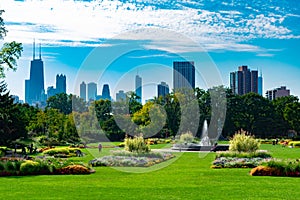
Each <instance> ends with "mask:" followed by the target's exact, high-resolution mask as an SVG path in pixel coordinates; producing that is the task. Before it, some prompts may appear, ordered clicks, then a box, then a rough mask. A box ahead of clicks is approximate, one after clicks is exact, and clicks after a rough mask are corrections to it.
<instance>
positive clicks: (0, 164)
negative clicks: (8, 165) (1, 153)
mask: <svg viewBox="0 0 300 200" xmlns="http://www.w3.org/2000/svg"><path fill="white" fill-rule="evenodd" d="M4 169H5V167H4V163H2V162H0V172H1V171H3V170H4Z"/></svg>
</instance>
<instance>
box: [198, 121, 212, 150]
mask: <svg viewBox="0 0 300 200" xmlns="http://www.w3.org/2000/svg"><path fill="white" fill-rule="evenodd" d="M200 146H211V142H210V140H209V137H208V131H207V121H206V120H205V121H204V124H203V128H202V138H201V141H200Z"/></svg>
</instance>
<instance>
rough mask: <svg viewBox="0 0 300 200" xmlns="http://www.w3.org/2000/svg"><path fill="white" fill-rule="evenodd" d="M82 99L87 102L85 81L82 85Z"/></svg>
mask: <svg viewBox="0 0 300 200" xmlns="http://www.w3.org/2000/svg"><path fill="white" fill-rule="evenodd" d="M80 98H82V99H83V100H84V101H86V84H85V82H84V81H82V83H81V84H80Z"/></svg>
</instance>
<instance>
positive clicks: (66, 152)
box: [44, 148, 80, 158]
mask: <svg viewBox="0 0 300 200" xmlns="http://www.w3.org/2000/svg"><path fill="white" fill-rule="evenodd" d="M77 150H80V149H79V148H54V149H49V150H46V151H44V154H47V155H49V156H55V157H60V158H67V157H72V156H76V151H77Z"/></svg>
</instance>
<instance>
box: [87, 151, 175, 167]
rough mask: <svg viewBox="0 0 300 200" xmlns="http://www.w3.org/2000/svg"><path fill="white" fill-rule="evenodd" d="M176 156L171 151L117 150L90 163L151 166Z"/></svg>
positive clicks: (93, 164) (113, 165)
mask: <svg viewBox="0 0 300 200" xmlns="http://www.w3.org/2000/svg"><path fill="white" fill-rule="evenodd" d="M173 157H175V156H174V155H173V154H171V153H160V152H156V153H154V152H149V153H137V152H126V151H115V152H113V155H109V156H104V157H101V158H96V159H93V160H91V161H90V162H89V164H90V165H91V166H93V167H96V166H110V167H149V166H152V165H155V164H158V163H161V162H163V161H166V160H169V159H171V158H173Z"/></svg>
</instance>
